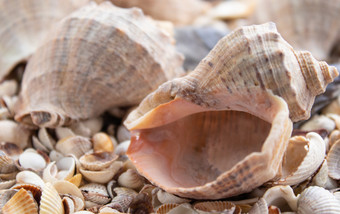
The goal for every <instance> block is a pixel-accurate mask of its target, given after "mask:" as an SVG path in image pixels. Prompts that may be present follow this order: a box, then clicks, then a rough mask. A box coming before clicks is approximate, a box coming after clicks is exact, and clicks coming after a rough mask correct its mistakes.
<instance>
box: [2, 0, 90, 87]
mask: <svg viewBox="0 0 340 214" xmlns="http://www.w3.org/2000/svg"><path fill="white" fill-rule="evenodd" d="M87 2H88V0H71V1H69V0H61V1H57V2H56V1H54V0H28V1H20V0H11V1H7V0H1V1H0V14H1V16H0V28H1V32H0V41H1V42H0V46H1V53H0V80H2V79H3V78H4V77H5V76H6V75H7V74H8V73H9V72H10V71H11V70H12V69H13V68H14V67H15V66H16V65H18V64H19V63H21V62H24V61H26V60H27V59H28V58H29V56H30V55H31V54H33V53H34V51H35V50H36V49H37V48H38V47H39V46H40V44H41V41H42V40H43V39H44V38H45V36H46V34H47V32H48V30H49V29H50V28H51V26H52V25H53V24H54V23H56V22H57V21H59V20H60V19H62V18H63V17H65V16H66V15H67V14H69V13H71V12H72V11H74V10H76V9H77V8H79V7H81V6H82V5H84V4H86V3H87ZM46 11H49V12H48V13H47V12H46Z"/></svg>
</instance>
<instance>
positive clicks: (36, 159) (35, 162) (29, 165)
mask: <svg viewBox="0 0 340 214" xmlns="http://www.w3.org/2000/svg"><path fill="white" fill-rule="evenodd" d="M19 164H20V166H21V167H23V168H24V169H33V170H37V171H39V170H43V169H44V168H45V167H46V161H45V159H44V157H42V156H41V155H40V154H38V153H35V152H29V151H25V152H23V153H22V154H21V155H20V156H19Z"/></svg>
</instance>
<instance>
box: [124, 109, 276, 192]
mask: <svg viewBox="0 0 340 214" xmlns="http://www.w3.org/2000/svg"><path fill="white" fill-rule="evenodd" d="M270 128H271V124H270V123H268V122H266V121H264V120H262V119H260V118H258V117H255V116H253V115H251V114H249V113H245V112H240V111H210V112H209V111H208V112H200V113H195V114H192V115H189V116H185V117H183V118H180V119H178V120H176V121H174V122H171V123H168V124H166V125H163V126H159V127H155V128H149V129H139V130H134V131H132V135H133V136H132V141H131V146H130V148H129V151H128V153H129V156H130V158H131V159H132V160H138V163H137V165H138V166H140V167H142V168H143V172H142V173H143V174H151V175H153V177H157V178H159V181H160V183H161V184H162V185H165V186H168V187H194V186H199V185H204V184H205V183H208V182H211V181H214V180H216V178H217V177H218V176H219V175H221V174H222V173H224V172H226V171H228V170H230V169H231V168H232V167H233V166H234V165H236V164H237V163H238V162H240V161H241V160H242V159H244V158H245V157H246V156H247V155H248V154H250V153H253V152H260V151H261V148H262V145H263V143H264V141H265V140H266V138H267V136H268V134H269V132H270ZM151 153H152V154H153V155H150V154H151ZM150 162H152V163H153V167H146V166H143V165H146V164H148V163H150Z"/></svg>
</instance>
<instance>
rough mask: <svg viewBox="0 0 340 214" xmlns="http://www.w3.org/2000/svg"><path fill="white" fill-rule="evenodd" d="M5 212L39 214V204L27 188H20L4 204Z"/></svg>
mask: <svg viewBox="0 0 340 214" xmlns="http://www.w3.org/2000/svg"><path fill="white" fill-rule="evenodd" d="M2 213H3V214H38V204H37V203H36V202H35V201H34V199H33V197H31V196H30V194H29V193H28V192H27V191H26V190H25V189H20V190H19V192H17V193H15V195H13V197H12V198H11V199H10V200H9V201H8V202H7V203H6V204H5V206H3V208H2Z"/></svg>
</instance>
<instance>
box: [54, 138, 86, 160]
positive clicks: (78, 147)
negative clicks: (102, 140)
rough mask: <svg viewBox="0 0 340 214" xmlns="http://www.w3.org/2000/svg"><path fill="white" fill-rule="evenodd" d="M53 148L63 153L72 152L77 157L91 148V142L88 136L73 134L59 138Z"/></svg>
mask: <svg viewBox="0 0 340 214" xmlns="http://www.w3.org/2000/svg"><path fill="white" fill-rule="evenodd" d="M55 148H56V150H57V151H59V152H61V153H62V154H64V155H68V154H73V155H74V156H76V157H77V158H80V157H81V156H82V155H84V154H85V153H86V152H88V151H90V150H91V149H92V143H91V141H90V140H89V139H88V138H85V137H82V136H73V137H67V138H63V139H61V140H59V141H58V142H57V144H56V146H55Z"/></svg>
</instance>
